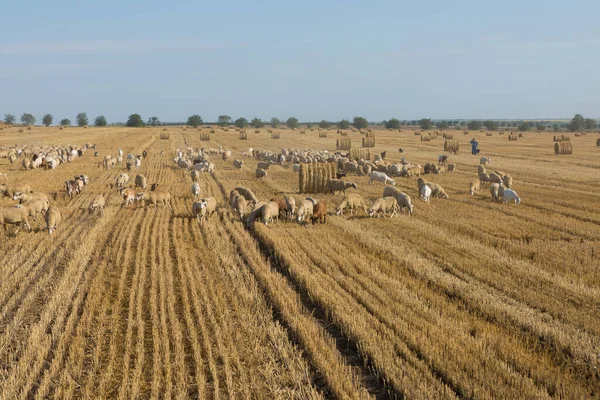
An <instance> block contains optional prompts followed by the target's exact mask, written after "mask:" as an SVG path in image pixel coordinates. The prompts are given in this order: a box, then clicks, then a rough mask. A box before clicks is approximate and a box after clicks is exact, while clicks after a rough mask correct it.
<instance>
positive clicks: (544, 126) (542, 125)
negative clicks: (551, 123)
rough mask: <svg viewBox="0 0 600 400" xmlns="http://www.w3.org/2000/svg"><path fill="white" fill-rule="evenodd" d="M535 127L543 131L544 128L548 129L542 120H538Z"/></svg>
mask: <svg viewBox="0 0 600 400" xmlns="http://www.w3.org/2000/svg"><path fill="white" fill-rule="evenodd" d="M535 129H537V130H538V131H543V130H544V129H546V125H544V124H543V123H541V122H538V123H536V124H535Z"/></svg>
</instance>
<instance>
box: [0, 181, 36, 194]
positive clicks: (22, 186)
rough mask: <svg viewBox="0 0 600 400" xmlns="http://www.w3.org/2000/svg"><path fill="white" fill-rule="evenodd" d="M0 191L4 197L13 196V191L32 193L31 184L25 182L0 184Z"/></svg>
mask: <svg viewBox="0 0 600 400" xmlns="http://www.w3.org/2000/svg"><path fill="white" fill-rule="evenodd" d="M0 192H2V194H3V195H4V196H6V197H13V196H14V194H15V193H17V192H18V193H33V190H31V186H29V185H28V184H26V183H13V184H11V185H8V184H0Z"/></svg>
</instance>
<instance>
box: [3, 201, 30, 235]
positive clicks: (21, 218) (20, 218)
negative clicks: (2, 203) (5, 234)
mask: <svg viewBox="0 0 600 400" xmlns="http://www.w3.org/2000/svg"><path fill="white" fill-rule="evenodd" d="M28 216H29V211H28V210H27V209H26V208H23V207H21V206H17V207H2V208H0V224H3V225H4V231H8V225H9V224H10V225H18V226H17V230H16V231H15V234H17V233H18V232H19V229H20V228H21V226H24V227H25V228H26V229H27V230H28V231H30V232H31V225H29V220H28V219H27V218H28Z"/></svg>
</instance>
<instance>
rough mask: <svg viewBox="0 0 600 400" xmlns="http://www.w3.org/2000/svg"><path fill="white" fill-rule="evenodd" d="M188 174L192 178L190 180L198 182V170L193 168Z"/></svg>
mask: <svg viewBox="0 0 600 400" xmlns="http://www.w3.org/2000/svg"><path fill="white" fill-rule="evenodd" d="M190 176H191V178H192V182H198V181H199V180H200V172H198V171H196V170H195V169H193V170H191V171H190Z"/></svg>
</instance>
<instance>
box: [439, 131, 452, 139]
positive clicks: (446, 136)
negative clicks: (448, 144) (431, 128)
mask: <svg viewBox="0 0 600 400" xmlns="http://www.w3.org/2000/svg"><path fill="white" fill-rule="evenodd" d="M442 137H443V138H444V139H450V140H451V139H454V134H452V133H446V132H444V133H443V134H442Z"/></svg>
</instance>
